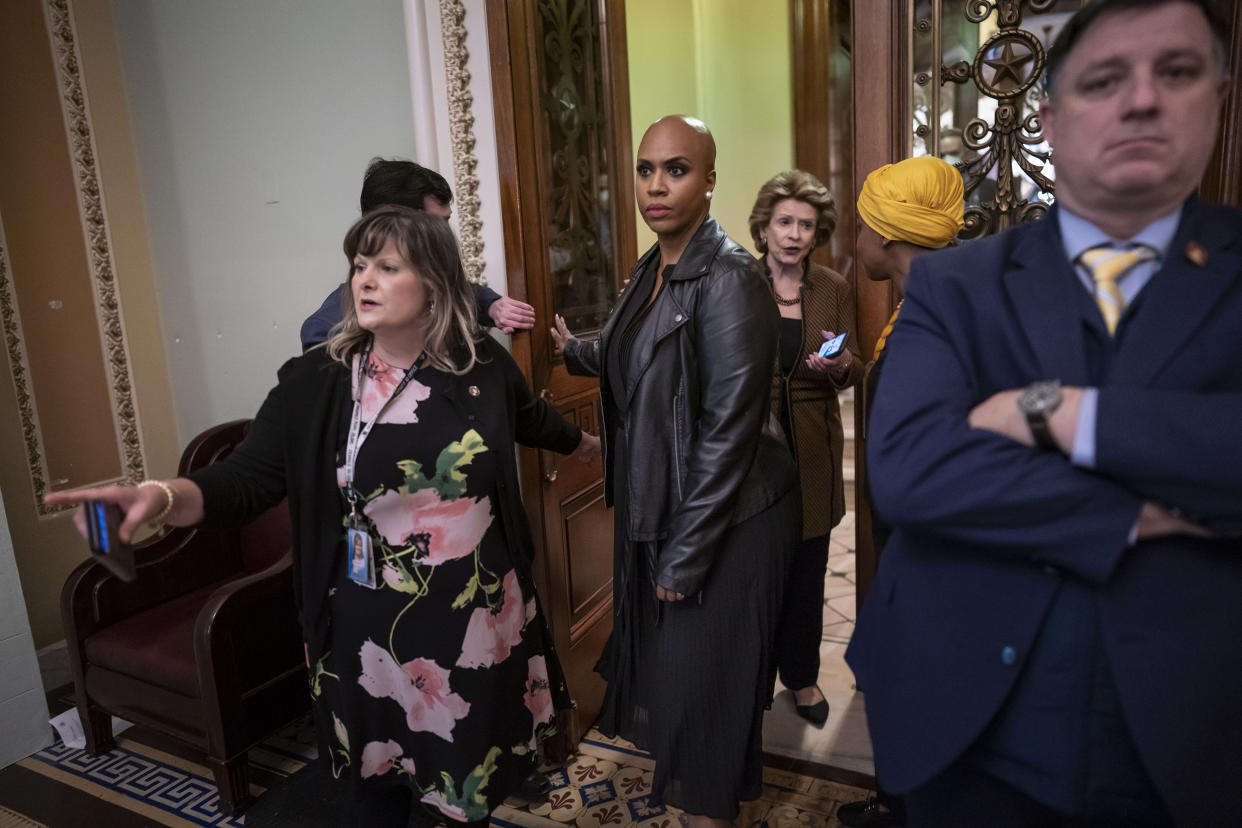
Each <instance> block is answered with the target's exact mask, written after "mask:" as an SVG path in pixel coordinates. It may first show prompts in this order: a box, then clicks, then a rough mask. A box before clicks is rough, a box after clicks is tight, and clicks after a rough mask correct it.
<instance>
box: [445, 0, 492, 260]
mask: <svg viewBox="0 0 1242 828" xmlns="http://www.w3.org/2000/svg"><path fill="white" fill-rule="evenodd" d="M440 34H441V37H442V39H443V41H444V75H445V81H446V93H447V96H448V112H449V136H450V139H451V142H452V150H453V177H454V179H455V182H456V184H457V188H456V189H457V193H456V196H457V198H456V201H457V211H456V212H457V226H458V235H459V237H460V238H459V242H460V245H461V258H462V266H463V267H464V268H465V270H466V277H467V278H468V279H469V280H470V281H471V282H475V283H477V284H487V277H486V276H484V274H483V268H484V264H485V263H484V261H483V220H482V219H481V218H480V217H479V176H478V166H479V159H478V156H476V155H475V151H474V145H475V139H474V113H473V112H472V109H471V108H472V107H473V106H474V95H473V94H471V92H470V68H469V65H470V52H469V51H468V50H467V48H466V7H465V5H464V4H463V3H462V0H440Z"/></svg>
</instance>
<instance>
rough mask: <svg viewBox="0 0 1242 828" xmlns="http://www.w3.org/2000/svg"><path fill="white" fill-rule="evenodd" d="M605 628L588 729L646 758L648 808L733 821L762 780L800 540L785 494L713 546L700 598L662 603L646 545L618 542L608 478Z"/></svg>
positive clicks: (796, 500)
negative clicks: (784, 607)
mask: <svg viewBox="0 0 1242 828" xmlns="http://www.w3.org/2000/svg"><path fill="white" fill-rule="evenodd" d="M618 477H619V479H618V480H617V484H618V485H617V487H616V489H615V491H617V492H618V497H617V503H616V506H617V510H616V513H615V519H616V530H615V554H614V564H613V565H614V581H613V600H614V619H613V633H612V637H611V638H610V640H609V643H608V647H607V648H606V649H605V651H604V655H603V657H602V658H601V660H600V663H599V666H598V668H597V669H598V670H599V672H600V674H601V675H603V677H604V678H605V679H606V680H607V681H608V691H607V695H606V696H605V699H604V709H603V713H602V714H601V717H600V723H599V727H600V730H601V731H602V732H604V733H605V734H607V735H609V736H618V735H619V736H621V737H622V738H625V739H628V740H629V741H631V742H634V743H635V744H636V745H637V746H638V747H640V748H642V749H643V750H646V751H648V752H649V753H651V754H652V756H653V757H654V758H655V762H656V767H655V774H654V780H653V785H652V801H653V802H663V803H664V804H666V805H670V806H673V807H675V808H680V809H682V810H683V811H685V812H686V813H688V814H695V815H702V816H709V817H714V818H718V819H733V818H734V817H736V816H737V814H738V810H739V809H738V803H739V802H740V801H745V800H751V799H756V798H758V797H759V795H760V793H761V790H762V784H763V740H762V725H763V711H764V709H765V708H767V707H768V706H769V704H770V703H771V700H772V686H773V678H774V675H775V664H776V653H775V636H776V627H777V623H778V620H779V618H780V609H781V597H782V593H783V590H784V586H785V582H786V577H787V572H788V567H789V562H790V558H791V555H792V553H793V550H794V549H795V548H796V546H797V544H798V541H799V540H800V539H801V520H800V518H801V515H800V510H801V502H800V496H799V493H798V490H797V488H796V487H795V488H794V489H792V490H791V491H790V492H787V493H786V494H785V495H783V496H782V497H781V498H780V499H779V500H777V501H776V502H775V503H774V504H773V505H772V506H770V507H768V508H767V509H766V510H764V511H763V512H760V513H759V514H757V515H755V516H754V517H752V518H749V519H748V520H745V521H743V522H742V523H740V524H738V525H736V526H733V527H731V528H730V529H729V531H728V532H726V533H725V535H724V536H723V537H722V538H721V540H720V545H719V548H718V550H717V553H716V561H715V563H714V564H713V566H712V569H711V572H710V574H709V576H708V579H707V581H706V583H705V585H704V587H703V590H702V593H701V596H691V597H688V598H686V599H685V600H682V601H677V602H672V603H663V602H661V601H659V600H658V599H657V598H656V596H655V586H654V582H653V579H652V572H651V568H652V563H651V562H652V561H654V560H656V559H657V556H658V543H656V544H654V546H653V545H652V544H647V543H631V542H629V541H628V539H626V538H625V536H624V535H625V526H626V525H627V520H626V516H627V509H626V506H627V504H625V503H623V502H621V501H622V500H623V499H624V496H623V495H621V494H620V493H622V492H624V491H625V481H624V479H623V475H619V476H618Z"/></svg>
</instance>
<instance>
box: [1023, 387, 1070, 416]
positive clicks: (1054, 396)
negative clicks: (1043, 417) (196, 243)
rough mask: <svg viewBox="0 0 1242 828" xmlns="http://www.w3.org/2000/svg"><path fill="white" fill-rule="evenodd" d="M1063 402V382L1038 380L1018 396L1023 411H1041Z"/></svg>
mask: <svg viewBox="0 0 1242 828" xmlns="http://www.w3.org/2000/svg"><path fill="white" fill-rule="evenodd" d="M1060 402H1061V384H1060V383H1058V382H1037V383H1034V384H1033V385H1030V386H1028V387H1027V388H1026V390H1025V391H1023V392H1022V396H1021V397H1019V398H1018V405H1019V407H1020V408H1021V409H1022V410H1023V411H1029V412H1039V411H1049V410H1051V409H1053V408H1056V407H1057V405H1058V404H1059V403H1060Z"/></svg>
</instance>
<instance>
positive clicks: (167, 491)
mask: <svg viewBox="0 0 1242 828" xmlns="http://www.w3.org/2000/svg"><path fill="white" fill-rule="evenodd" d="M147 486H159V487H160V488H161V489H163V490H164V497H166V498H167V499H168V502H167V503H166V504H164V508H163V509H161V510H160V513H159V514H158V515H155V516H154V517H152V518H151V519H150V520H148V521H147V523H150V524H160V523H163V522H164V518H166V517H168V513H169V512H171V511H172V510H173V506H174V505H176V503H177V495H176V494H175V493H174V492H173V490H172V486H169V485H168V484H167V483H165V482H164V481H163V480H144V481H142V482H141V483H139V484H138V488H139V489H142V488H145V487H147Z"/></svg>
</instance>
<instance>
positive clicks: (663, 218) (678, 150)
mask: <svg viewBox="0 0 1242 828" xmlns="http://www.w3.org/2000/svg"><path fill="white" fill-rule="evenodd" d="M635 161H636V163H635V165H634V175H635V178H634V196H635V198H636V199H637V200H638V209H639V210H640V211H642V214H643V218H644V219H645V220H646V222H647V226H648V227H650V228H651V229H652V230H654V231H655V234H656V236H657V237H659V238H660V240H661V244H665V243H668V244H671V245H672V246H673V247H677V245H681V248H684V244H685V242H686V241H688V240H689V238H690V235H692V234H693V233H694V231H695V229H696V228H698V226H699V225H700V224H702V223H703V220H704V219H705V218H707V214H708V212H709V211H710V207H711V198H712V190H713V189H715V187H716V141H715V140H714V139H713V138H712V133H711V130H709V129H708V128H707V125H706V124H704V123H703V122H702V121H700V120H699V119H698V118H688V117H686V116H685V115H666V116H664V117H663V118H661V119H660V120H658V121H656V122H655V123H654V124H652V125H651V126H649V127H648V128H647V131H646V132H645V133H643V140H642V142H641V143H639V145H638V157H637V158H636V159H635ZM681 248H679V250H680V249H681ZM666 254H667V251H666ZM666 261H667V262H668V263H671V262H674V261H676V258H675V257H674V258H672V259H666Z"/></svg>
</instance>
